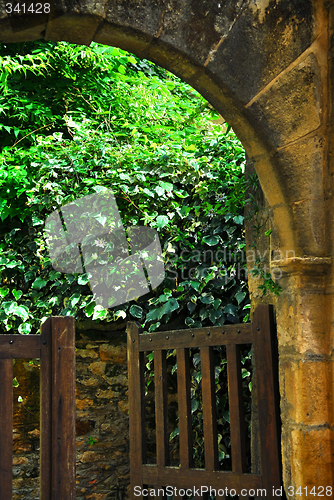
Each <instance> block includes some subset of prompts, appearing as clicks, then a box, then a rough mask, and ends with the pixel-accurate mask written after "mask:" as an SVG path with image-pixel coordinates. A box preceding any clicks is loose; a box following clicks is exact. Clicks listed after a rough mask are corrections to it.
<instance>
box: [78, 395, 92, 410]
mask: <svg viewBox="0 0 334 500" xmlns="http://www.w3.org/2000/svg"><path fill="white" fill-rule="evenodd" d="M90 406H94V401H93V400H92V399H88V398H84V399H76V407H77V409H78V410H83V409H85V408H89V407H90Z"/></svg>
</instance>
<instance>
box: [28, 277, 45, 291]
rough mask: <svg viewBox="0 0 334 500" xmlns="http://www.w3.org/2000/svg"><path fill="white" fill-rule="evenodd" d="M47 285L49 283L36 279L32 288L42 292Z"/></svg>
mask: <svg viewBox="0 0 334 500" xmlns="http://www.w3.org/2000/svg"><path fill="white" fill-rule="evenodd" d="M46 284H47V281H45V280H43V279H42V278H40V277H38V278H36V279H35V281H34V282H33V284H32V285H31V288H33V289H34V290H40V289H41V288H44V287H45V285H46Z"/></svg>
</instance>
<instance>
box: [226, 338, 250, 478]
mask: <svg viewBox="0 0 334 500" xmlns="http://www.w3.org/2000/svg"><path fill="white" fill-rule="evenodd" d="M226 356H227V376H228V392H229V408H230V433H231V451H232V471H233V472H245V471H246V453H245V451H246V449H245V425H244V408H243V398H242V378H241V362H240V350H239V346H237V345H228V346H226Z"/></svg>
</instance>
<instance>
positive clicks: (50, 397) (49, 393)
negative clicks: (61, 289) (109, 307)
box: [0, 317, 75, 500]
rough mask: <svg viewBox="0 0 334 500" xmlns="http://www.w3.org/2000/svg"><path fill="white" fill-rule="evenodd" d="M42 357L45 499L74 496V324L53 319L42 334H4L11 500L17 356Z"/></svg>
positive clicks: (0, 461)
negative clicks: (14, 379) (14, 390)
mask: <svg viewBox="0 0 334 500" xmlns="http://www.w3.org/2000/svg"><path fill="white" fill-rule="evenodd" d="M20 358H26V359H35V358H40V362H41V368H40V401H41V403H40V426H41V427H40V500H60V499H61V500H72V499H74V498H75V325H74V318H69V317H67V318H64V317H51V318H48V319H47V320H46V321H45V323H43V325H42V327H41V334H40V335H27V336H24V335H0V500H11V499H12V462H13V359H20Z"/></svg>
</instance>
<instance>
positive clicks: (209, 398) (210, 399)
mask: <svg viewBox="0 0 334 500" xmlns="http://www.w3.org/2000/svg"><path fill="white" fill-rule="evenodd" d="M201 372H202V398H203V430H204V455H205V469H206V470H210V471H214V470H217V469H218V465H219V462H218V441H217V419H216V394H215V374H214V363H213V350H212V347H201Z"/></svg>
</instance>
